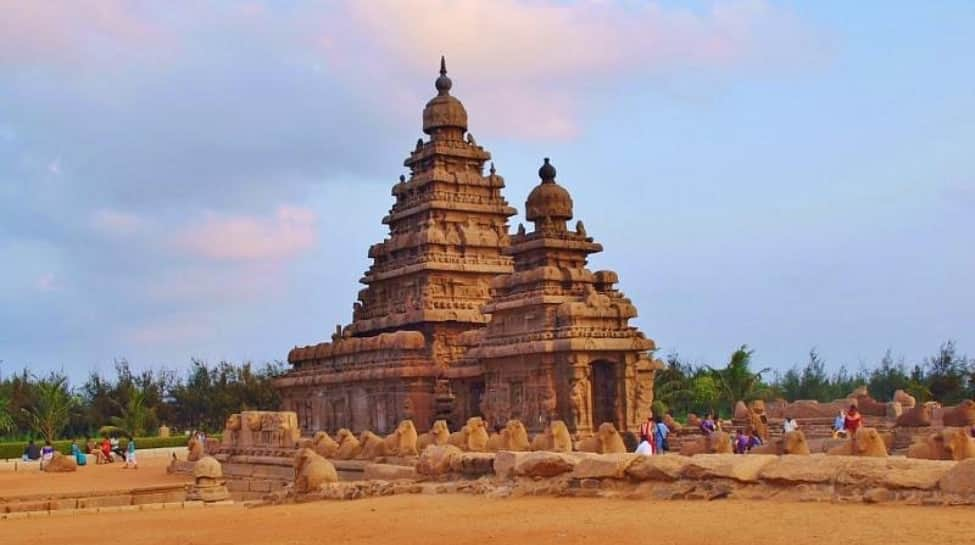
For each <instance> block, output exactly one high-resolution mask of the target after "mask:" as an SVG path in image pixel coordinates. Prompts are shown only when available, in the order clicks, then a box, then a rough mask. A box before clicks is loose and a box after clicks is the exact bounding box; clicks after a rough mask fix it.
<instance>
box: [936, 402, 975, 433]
mask: <svg viewBox="0 0 975 545" xmlns="http://www.w3.org/2000/svg"><path fill="white" fill-rule="evenodd" d="M941 418H942V421H943V422H944V425H945V427H949V426H957V427H960V428H963V427H967V426H973V425H975V401H972V400H971V399H966V400H965V401H962V402H961V403H959V404H958V405H955V406H954V407H945V409H944V414H943V416H942V417H941Z"/></svg>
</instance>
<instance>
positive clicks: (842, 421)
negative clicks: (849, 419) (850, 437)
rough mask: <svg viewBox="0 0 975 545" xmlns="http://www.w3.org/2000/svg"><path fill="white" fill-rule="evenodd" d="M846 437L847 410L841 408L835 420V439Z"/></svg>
mask: <svg viewBox="0 0 975 545" xmlns="http://www.w3.org/2000/svg"><path fill="white" fill-rule="evenodd" d="M839 437H846V411H843V410H841V411H840V414H838V415H836V419H835V420H833V439H837V438H839Z"/></svg>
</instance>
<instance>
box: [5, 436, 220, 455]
mask: <svg viewBox="0 0 975 545" xmlns="http://www.w3.org/2000/svg"><path fill="white" fill-rule="evenodd" d="M211 437H216V438H218V439H219V436H211ZM186 439H187V438H186V437H184V436H182V435H178V436H174V437H137V438H136V440H135V443H136V447H137V448H138V449H139V450H142V449H148V448H167V447H184V446H186ZM95 441H96V442H98V443H100V442H101V440H100V438H96V439H95ZM37 443H38V445H39V446H42V447H43V446H44V442H43V441H38V442H37ZM128 444H129V441H128V439H125V438H124V437H123V438H122V439H120V440H119V446H120V447H121V448H123V449H124V448H125V447H127V446H128ZM52 445H53V446H54V449H55V450H57V451H58V452H60V453H62V454H70V453H71V440H70V439H66V440H62V441H55V442H54V443H52ZM78 446H80V447H81V448H84V439H78ZM25 448H27V441H11V442H6V443H0V460H6V459H13V458H17V459H20V458H21V457H22V456H23V455H24V449H25Z"/></svg>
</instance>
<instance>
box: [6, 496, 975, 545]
mask: <svg viewBox="0 0 975 545" xmlns="http://www.w3.org/2000/svg"><path fill="white" fill-rule="evenodd" d="M972 520H975V510H973V509H972V508H967V507H960V508H945V507H907V506H876V505H872V506H868V505H832V504H813V503H774V502H770V501H769V502H764V501H763V502H758V501H717V502H711V503H705V502H691V501H677V502H669V501H660V502H654V501H649V500H640V501H637V500H603V499H571V498H518V499H504V500H501V499H488V498H484V497H474V496H463V495H444V496H429V495H414V496H392V497H384V498H373V499H367V500H358V501H346V502H316V503H307V504H300V505H285V506H276V507H261V508H253V509H247V508H244V507H241V506H231V507H217V508H207V509H192V510H179V511H144V512H132V513H104V514H97V515H82V516H76V517H63V518H62V517H59V518H48V519H33V520H31V519H27V520H6V521H0V543H3V544H20V543H64V542H66V541H68V540H73V539H76V538H77V537H78V536H82V535H88V536H114V537H113V538H112V539H113V540H119V541H123V542H125V543H126V545H150V544H159V545H174V544H175V545H194V544H199V545H223V544H227V545H230V544H233V545H247V544H255V545H269V544H287V545H299V544H309V545H311V544H315V545H320V544H323V543H360V544H367V545H368V544H376V545H380V544H382V545H386V544H395V545H410V544H414V543H415V544H430V543H434V544H442V545H462V544H477V545H486V544H487V543H492V542H493V543H506V544H512V545H516V544H524V543H527V544H531V545H545V544H549V543H551V544H558V545H573V544H585V545H602V544H604V543H605V544H613V545H622V544H628V543H633V544H641V545H646V544H653V545H667V544H673V545H744V544H748V545H756V544H757V545H807V544H808V545H813V544H815V545H830V544H834V543H836V544H842V545H869V544H878V545H879V544H883V545H921V544H924V543H937V544H938V545H954V544H958V545H961V544H965V545H970V544H971V543H973V542H975V533H973V529H972V525H971V522H972ZM838 521H842V522H843V523H844V524H845V526H839V525H838Z"/></svg>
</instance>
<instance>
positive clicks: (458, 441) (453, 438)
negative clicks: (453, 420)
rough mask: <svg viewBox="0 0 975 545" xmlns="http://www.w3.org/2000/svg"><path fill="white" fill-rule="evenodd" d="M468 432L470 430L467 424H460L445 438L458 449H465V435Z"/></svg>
mask: <svg viewBox="0 0 975 545" xmlns="http://www.w3.org/2000/svg"><path fill="white" fill-rule="evenodd" d="M469 434H470V430H469V429H468V427H467V425H466V424H465V425H463V426H461V428H460V429H459V430H457V431H455V432H453V433H451V434H450V437H449V438H448V439H447V443H448V444H451V445H453V446H455V447H457V448H459V449H460V450H467V436H468V435H469Z"/></svg>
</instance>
